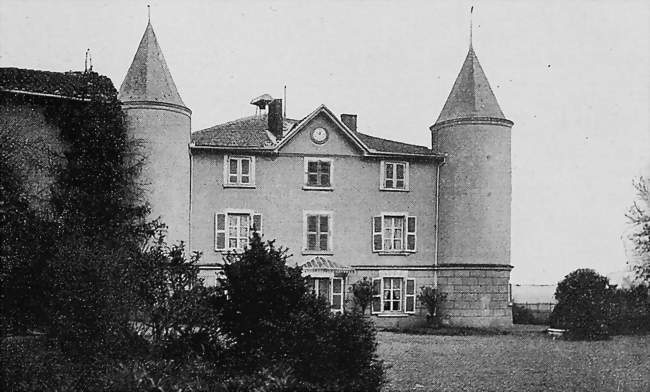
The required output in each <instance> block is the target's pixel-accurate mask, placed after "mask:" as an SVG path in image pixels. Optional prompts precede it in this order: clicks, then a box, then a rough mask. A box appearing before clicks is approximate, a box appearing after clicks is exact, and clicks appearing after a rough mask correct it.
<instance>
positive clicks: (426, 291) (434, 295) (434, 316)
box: [418, 286, 447, 324]
mask: <svg viewBox="0 0 650 392" xmlns="http://www.w3.org/2000/svg"><path fill="white" fill-rule="evenodd" d="M445 299H447V294H446V293H441V292H440V290H438V289H437V288H434V287H430V286H423V287H421V288H420V294H418V300H420V302H422V303H423V304H424V306H425V307H426V308H427V312H428V313H429V315H428V317H427V318H428V320H429V321H430V322H433V323H434V324H438V320H439V318H440V314H439V310H440V304H442V302H443V301H444V300H445Z"/></svg>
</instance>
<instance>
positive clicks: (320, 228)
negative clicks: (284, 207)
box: [303, 212, 332, 253]
mask: <svg viewBox="0 0 650 392" xmlns="http://www.w3.org/2000/svg"><path fill="white" fill-rule="evenodd" d="M304 226H305V229H304V230H305V237H304V238H305V242H304V247H303V249H304V252H303V253H331V252H332V213H331V212H305V217H304Z"/></svg>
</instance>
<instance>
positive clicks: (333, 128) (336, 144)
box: [280, 111, 364, 156]
mask: <svg viewBox="0 0 650 392" xmlns="http://www.w3.org/2000/svg"><path fill="white" fill-rule="evenodd" d="M317 128H323V129H325V131H326V132H327V135H328V136H327V140H326V141H325V142H324V143H322V144H318V143H315V142H314V141H313V140H312V137H311V135H312V132H313V131H314V130H315V129H317ZM287 137H288V138H290V139H289V140H287V141H286V144H284V145H282V146H280V152H281V153H289V154H306V155H310V154H314V155H351V156H359V155H363V153H364V151H363V150H362V148H361V147H360V146H358V145H357V144H355V141H354V140H353V139H352V138H351V137H350V136H349V135H348V134H347V133H346V131H345V130H344V129H343V128H342V127H341V126H340V125H339V124H338V123H337V122H336V121H334V120H333V119H332V118H331V117H330V116H329V115H328V114H327V113H326V112H325V111H320V112H319V113H317V114H316V115H315V116H314V117H313V118H311V119H307V121H306V122H305V123H303V124H300V128H299V129H297V130H296V133H295V134H293V135H287Z"/></svg>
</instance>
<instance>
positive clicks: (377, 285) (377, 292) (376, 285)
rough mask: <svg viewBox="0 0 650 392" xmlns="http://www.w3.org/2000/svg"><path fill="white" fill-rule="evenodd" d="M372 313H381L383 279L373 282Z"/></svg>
mask: <svg viewBox="0 0 650 392" xmlns="http://www.w3.org/2000/svg"><path fill="white" fill-rule="evenodd" d="M371 311H372V313H379V312H381V279H373V280H372V304H371Z"/></svg>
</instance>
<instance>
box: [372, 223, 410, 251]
mask: <svg viewBox="0 0 650 392" xmlns="http://www.w3.org/2000/svg"><path fill="white" fill-rule="evenodd" d="M416 245H417V219H416V217H414V216H408V215H407V214H405V213H385V214H382V215H378V216H375V217H374V218H373V219H372V251H373V252H386V253H400V252H415V251H416Z"/></svg>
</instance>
